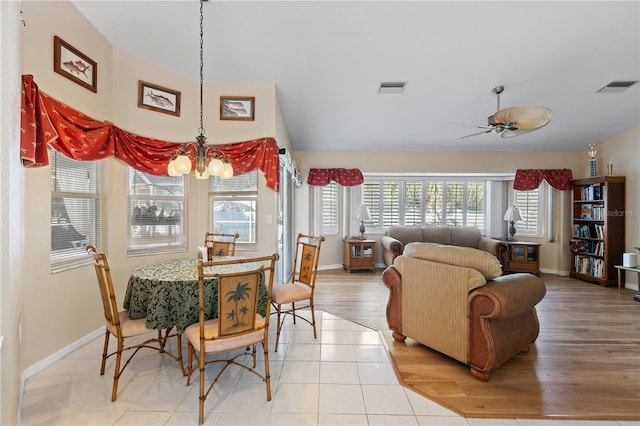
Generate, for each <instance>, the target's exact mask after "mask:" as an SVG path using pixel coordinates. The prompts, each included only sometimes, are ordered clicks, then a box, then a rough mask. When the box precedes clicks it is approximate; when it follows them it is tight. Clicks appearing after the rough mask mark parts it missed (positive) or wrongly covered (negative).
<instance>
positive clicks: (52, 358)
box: [22, 326, 105, 383]
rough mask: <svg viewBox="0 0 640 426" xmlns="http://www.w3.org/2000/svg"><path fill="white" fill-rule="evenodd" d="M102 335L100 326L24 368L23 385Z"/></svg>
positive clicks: (103, 330) (103, 331)
mask: <svg viewBox="0 0 640 426" xmlns="http://www.w3.org/2000/svg"><path fill="white" fill-rule="evenodd" d="M104 333H105V329H104V326H102V327H100V328H99V329H97V330H95V331H92V332H91V333H89V334H87V335H86V336H84V337H82V338H80V339H79V340H76V341H75V342H73V343H71V344H70V345H68V346H65V347H64V348H62V349H60V350H59V351H57V352H54V353H53V354H51V355H49V356H48V357H46V358H44V359H43V360H41V361H38V362H37V363H35V364H33V365H32V366H31V367H29V368H26V369H25V370H24V371H23V372H22V382H23V383H24V382H25V381H26V380H27V379H28V378H30V377H33V376H34V375H36V374H38V373H39V372H41V371H43V370H44V369H45V368H47V367H51V366H52V365H53V364H55V363H56V362H58V361H60V360H61V359H62V358H64V357H66V356H67V355H69V354H71V353H73V352H74V351H76V350H78V349H80V348H81V347H82V346H84V345H86V344H87V343H89V342H90V341H92V340H94V339H96V338H97V337H99V336H102V335H104Z"/></svg>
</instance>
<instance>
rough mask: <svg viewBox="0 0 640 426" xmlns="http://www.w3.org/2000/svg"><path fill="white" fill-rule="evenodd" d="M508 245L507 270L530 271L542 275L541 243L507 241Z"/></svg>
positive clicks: (505, 268)
mask: <svg viewBox="0 0 640 426" xmlns="http://www.w3.org/2000/svg"><path fill="white" fill-rule="evenodd" d="M505 243H506V244H507V246H508V252H507V261H506V262H507V264H506V265H505V266H504V271H505V272H529V273H532V274H536V275H540V243H534V242H530V241H505Z"/></svg>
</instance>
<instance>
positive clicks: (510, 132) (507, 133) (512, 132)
mask: <svg viewBox="0 0 640 426" xmlns="http://www.w3.org/2000/svg"><path fill="white" fill-rule="evenodd" d="M534 130H537V129H504V131H503V132H502V133H500V137H502V138H513V137H515V136H520V135H524V134H525V133H529V132H533V131H534Z"/></svg>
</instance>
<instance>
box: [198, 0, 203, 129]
mask: <svg viewBox="0 0 640 426" xmlns="http://www.w3.org/2000/svg"><path fill="white" fill-rule="evenodd" d="M203 4H204V1H202V0H201V1H200V129H198V131H199V133H200V135H201V136H202V135H204V124H203V118H202V117H203V112H202V111H203V107H202V103H203V99H204V98H203V96H202V86H203V85H204V49H203V46H204V23H203V9H202V5H203Z"/></svg>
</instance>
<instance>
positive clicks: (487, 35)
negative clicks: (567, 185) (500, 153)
mask: <svg viewBox="0 0 640 426" xmlns="http://www.w3.org/2000/svg"><path fill="white" fill-rule="evenodd" d="M73 2H74V4H75V5H76V6H77V7H78V9H79V10H80V12H81V13H83V14H84V15H85V16H86V17H87V18H88V19H89V21H90V22H92V23H93V24H94V25H95V27H96V28H97V29H98V30H99V31H100V32H101V33H102V34H104V36H105V37H106V38H107V39H108V40H109V41H110V42H111V43H112V44H113V45H114V46H115V47H117V48H119V49H122V50H125V51H128V52H131V53H133V54H135V55H136V56H139V57H142V58H145V59H147V60H149V61H151V62H153V63H156V64H158V65H160V66H162V67H164V68H167V69H169V70H171V71H174V72H176V73H178V74H180V75H184V76H186V77H188V78H190V79H192V80H194V81H199V56H198V55H199V34H200V28H199V27H200V26H199V19H200V17H199V7H200V6H199V2H198V1H194V0H184V1H153V2H152V1H131V0H130V1H114V0H111V1H77V0H74V1H73ZM204 15H205V18H204V21H205V26H204V49H205V66H204V70H205V71H204V74H205V77H204V78H205V82H206V83H235V82H273V83H275V85H276V89H277V93H278V97H279V100H280V104H281V108H282V112H283V116H284V120H285V123H286V125H287V128H288V130H289V136H290V139H291V143H292V145H293V148H294V149H295V150H302V151H312V150H329V151H348V150H355V151H361V150H363V151H364V150H366V151H384V150H393V151H417V150H478V151H480V150H533V151H539V150H544V151H554V150H557V151H584V150H586V147H587V145H588V144H590V143H598V142H600V141H602V140H605V139H607V138H609V137H611V136H613V135H616V134H619V133H621V132H623V131H625V130H628V129H630V128H633V127H635V126H638V125H640V84H635V85H634V86H632V87H631V88H629V89H628V90H626V91H624V92H622V93H596V91H597V90H598V89H600V88H601V87H603V86H605V85H607V84H608V83H610V82H611V81H614V80H640V2H639V1H620V2H614V1H548V2H546V1H532V2H523V1H495V2H487V1H468V2H463V1H327V0H324V1H277V2H276V1H240V0H236V1H219V0H212V1H209V2H208V3H205V4H204ZM383 81H407V87H406V89H405V91H404V93H402V94H387V95H380V94H378V93H377V90H378V85H379V84H380V82H383ZM497 85H503V86H504V87H505V90H504V93H503V94H502V95H501V98H500V106H501V108H505V107H509V106H526V105H544V106H547V107H549V108H550V109H551V110H552V111H553V117H552V119H551V122H550V123H549V124H548V125H547V126H546V127H544V128H542V129H539V130H537V131H535V132H532V133H529V134H526V135H521V136H518V137H514V138H500V137H499V135H496V134H493V133H489V134H486V135H481V136H476V137H472V138H468V139H464V140H460V139H459V138H460V137H461V136H464V135H467V134H470V133H474V132H476V131H478V130H480V129H476V128H473V127H465V126H461V125H457V124H453V123H461V124H466V125H486V122H487V117H488V116H489V115H491V114H493V113H494V112H495V111H496V107H497V99H496V95H494V94H493V93H492V92H491V89H493V87H495V86H497ZM247 95H251V94H250V93H247ZM205 124H206V123H205ZM639 143H640V141H639Z"/></svg>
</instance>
